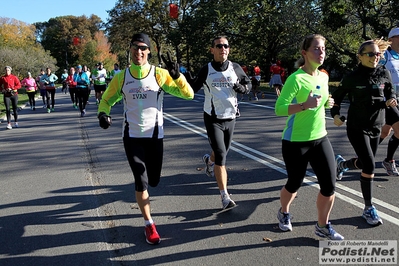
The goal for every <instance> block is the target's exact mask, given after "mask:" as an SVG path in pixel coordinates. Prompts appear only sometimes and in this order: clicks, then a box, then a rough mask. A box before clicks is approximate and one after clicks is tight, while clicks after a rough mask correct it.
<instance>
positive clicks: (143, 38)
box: [130, 33, 151, 49]
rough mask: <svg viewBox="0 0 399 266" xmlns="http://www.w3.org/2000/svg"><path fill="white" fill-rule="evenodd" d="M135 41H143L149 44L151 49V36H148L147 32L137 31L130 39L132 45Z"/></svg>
mask: <svg viewBox="0 0 399 266" xmlns="http://www.w3.org/2000/svg"><path fill="white" fill-rule="evenodd" d="M134 42H143V43H145V44H147V46H148V47H150V49H151V42H150V38H149V37H148V35H147V34H144V33H136V34H134V35H133V37H132V40H131V41H130V45H132V44H133V43H134Z"/></svg>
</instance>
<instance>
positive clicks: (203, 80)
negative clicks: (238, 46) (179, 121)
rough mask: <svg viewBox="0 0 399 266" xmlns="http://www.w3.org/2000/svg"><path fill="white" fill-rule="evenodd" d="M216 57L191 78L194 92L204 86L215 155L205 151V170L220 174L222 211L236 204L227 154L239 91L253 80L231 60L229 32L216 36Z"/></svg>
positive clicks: (206, 120)
mask: <svg viewBox="0 0 399 266" xmlns="http://www.w3.org/2000/svg"><path fill="white" fill-rule="evenodd" d="M210 52H211V54H212V55H213V60H212V61H211V62H210V63H208V64H206V65H205V66H203V67H202V69H201V70H200V71H199V73H198V76H197V77H196V78H195V79H192V78H191V77H190V78H188V80H189V82H190V85H191V87H192V88H193V90H194V92H198V91H199V90H200V89H201V88H203V89H204V94H205V101H204V123H205V128H206V131H207V134H208V141H209V144H210V145H211V148H212V153H211V155H209V154H205V155H204V156H203V161H204V163H205V173H206V174H207V175H208V176H209V177H213V176H215V177H216V182H217V184H218V187H219V190H220V195H221V198H222V211H224V210H229V209H231V208H234V207H236V203H235V202H234V201H233V200H232V199H231V198H230V195H229V193H228V191H227V171H226V165H225V164H226V156H227V152H228V150H229V148H230V144H231V141H232V138H233V132H234V127H235V122H236V118H237V117H238V116H239V111H238V103H237V93H243V94H248V93H249V92H250V90H251V80H250V79H249V78H248V76H247V75H246V74H245V73H244V71H243V70H242V68H241V66H240V65H239V64H237V63H233V62H231V61H229V60H227V58H228V55H229V52H230V46H229V42H228V40H227V37H225V36H218V37H216V38H214V39H213V40H212V43H211V48H210Z"/></svg>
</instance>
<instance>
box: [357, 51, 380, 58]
mask: <svg viewBox="0 0 399 266" xmlns="http://www.w3.org/2000/svg"><path fill="white" fill-rule="evenodd" d="M362 55H367V56H368V57H374V56H381V53H380V52H378V53H373V52H369V53H362Z"/></svg>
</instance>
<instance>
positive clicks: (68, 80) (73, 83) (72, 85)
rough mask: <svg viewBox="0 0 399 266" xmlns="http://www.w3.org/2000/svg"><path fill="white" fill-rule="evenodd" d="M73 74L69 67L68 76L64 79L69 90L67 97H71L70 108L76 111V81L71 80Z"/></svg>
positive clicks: (72, 69) (73, 69) (73, 70)
mask: <svg viewBox="0 0 399 266" xmlns="http://www.w3.org/2000/svg"><path fill="white" fill-rule="evenodd" d="M74 74H75V68H74V67H71V68H70V69H69V75H68V77H67V78H66V79H65V83H66V85H67V86H68V88H69V95H70V96H71V101H72V106H73V108H75V109H78V95H77V94H76V85H77V83H76V81H74V80H73V75H74Z"/></svg>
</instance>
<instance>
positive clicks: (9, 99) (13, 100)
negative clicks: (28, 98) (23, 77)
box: [3, 94, 18, 123]
mask: <svg viewBox="0 0 399 266" xmlns="http://www.w3.org/2000/svg"><path fill="white" fill-rule="evenodd" d="M3 100H4V105H5V107H6V116H7V123H10V121H11V109H10V105H12V111H13V112H14V122H18V94H15V95H14V96H4V97H3Z"/></svg>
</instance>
